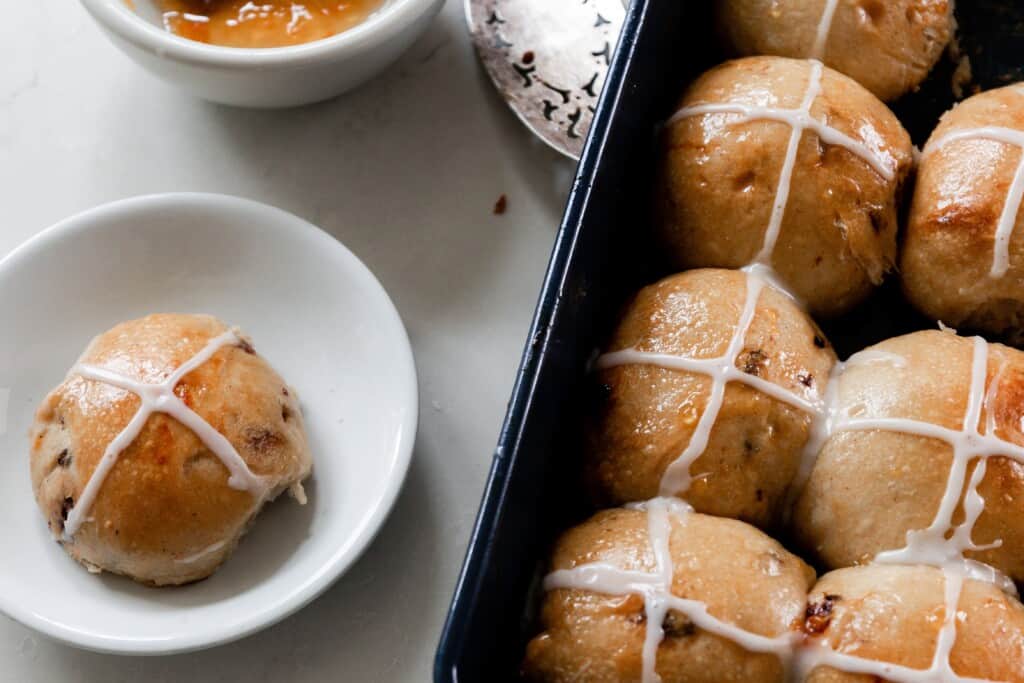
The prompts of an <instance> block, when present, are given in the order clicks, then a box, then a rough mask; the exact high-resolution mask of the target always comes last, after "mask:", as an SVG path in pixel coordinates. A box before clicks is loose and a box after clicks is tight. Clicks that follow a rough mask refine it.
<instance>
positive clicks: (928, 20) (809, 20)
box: [715, 0, 953, 101]
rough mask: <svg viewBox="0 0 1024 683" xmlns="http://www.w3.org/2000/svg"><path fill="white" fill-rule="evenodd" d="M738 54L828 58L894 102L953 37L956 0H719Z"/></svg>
mask: <svg viewBox="0 0 1024 683" xmlns="http://www.w3.org/2000/svg"><path fill="white" fill-rule="evenodd" d="M715 6H716V8H717V14H718V16H717V23H718V26H719V31H720V33H721V35H722V36H723V38H724V39H725V42H726V44H727V45H729V46H730V47H731V49H732V50H733V52H734V53H735V54H737V55H779V56H781V57H802V58H814V59H820V60H821V61H823V62H824V63H825V64H827V65H828V66H830V67H832V68H833V69H835V70H837V71H839V72H841V73H844V74H846V75H847V76H850V77H851V78H853V79H854V80H856V81H857V82H859V83H860V84H861V85H863V86H864V87H865V88H867V89H868V90H870V91H871V92H872V93H874V94H875V95H876V96H877V97H879V98H881V99H883V100H886V101H889V100H894V99H896V98H898V97H899V96H900V95H903V94H904V93H906V92H909V91H910V90H913V89H914V88H916V87H917V86H918V85H920V83H921V82H922V81H923V80H924V79H925V78H926V77H927V76H928V73H929V72H930V71H931V70H932V67H934V66H935V64H936V62H938V60H939V58H940V57H941V56H942V52H943V50H944V49H945V48H946V45H947V44H948V43H949V41H950V39H951V38H952V37H953V3H952V2H951V1H950V0H810V1H808V0H718V1H717V2H716V3H715Z"/></svg>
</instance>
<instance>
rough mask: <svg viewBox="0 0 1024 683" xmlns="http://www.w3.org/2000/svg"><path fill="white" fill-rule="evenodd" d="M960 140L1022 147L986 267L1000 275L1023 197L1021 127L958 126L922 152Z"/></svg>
mask: <svg viewBox="0 0 1024 683" xmlns="http://www.w3.org/2000/svg"><path fill="white" fill-rule="evenodd" d="M1022 94H1024V92H1022ZM961 140H990V141H993V142H1001V143H1003V144H1007V145H1014V146H1016V147H1018V148H1020V150H1021V160H1020V162H1019V163H1018V164H1017V170H1016V172H1014V174H1013V182H1011V183H1010V190H1009V192H1008V193H1007V196H1006V203H1005V204H1004V205H1003V212H1002V214H1000V216H999V223H998V224H997V226H996V236H995V248H994V252H995V253H994V254H993V257H992V269H991V270H990V271H989V276H990V277H993V278H1001V277H1003V276H1004V275H1006V271H1007V270H1009V269H1010V238H1011V237H1012V236H1013V229H1014V227H1016V225H1017V214H1018V213H1020V207H1021V200H1022V199H1024V131H1019V130H1015V129H1013V128H1001V127H998V126H983V127H981V128H969V129H964V130H958V131H954V132H952V133H950V134H949V135H946V136H945V137H942V138H939V139H938V140H936V141H935V142H932V143H930V144H929V145H928V146H927V147H926V148H925V150H924V154H925V155H928V154H931V153H933V152H936V151H938V150H940V149H942V148H943V147H945V146H946V145H948V144H950V143H953V142H959V141H961Z"/></svg>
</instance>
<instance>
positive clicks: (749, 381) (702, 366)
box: [597, 268, 823, 496]
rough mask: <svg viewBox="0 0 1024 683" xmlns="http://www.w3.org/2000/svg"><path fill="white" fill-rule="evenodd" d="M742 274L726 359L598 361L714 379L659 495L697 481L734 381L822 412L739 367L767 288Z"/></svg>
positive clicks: (636, 356) (647, 356)
mask: <svg viewBox="0 0 1024 683" xmlns="http://www.w3.org/2000/svg"><path fill="white" fill-rule="evenodd" d="M744 272H745V275H746V279H747V296H746V301H745V302H744V304H743V311H742V313H741V314H740V319H739V322H738V323H737V325H736V332H735V333H734V334H733V336H732V338H731V339H730V341H729V347H728V349H727V350H726V352H725V354H724V355H722V356H719V357H718V358H707V359H693V358H685V357H682V356H675V355H670V354H660V353H650V352H646V351H638V350H636V349H625V350H622V351H613V352H611V353H606V354H604V355H602V356H601V357H600V358H598V361H597V367H598V368H600V369H605V368H612V367H616V366H620V365H634V364H646V365H655V366H658V367H662V368H666V369H669V370H683V371H686V372H693V373H698V374H702V375H706V376H708V377H710V378H711V393H710V396H709V397H708V402H707V405H706V406H705V407H704V412H703V413H702V414H701V416H700V420H699V421H698V422H697V427H696V428H695V429H694V431H693V435H692V436H691V437H690V442H689V443H688V444H687V446H686V449H685V450H684V451H683V452H682V454H681V455H680V456H679V457H678V458H677V459H676V460H675V461H674V462H672V463H671V464H670V465H669V466H668V467H667V468H666V469H665V473H664V474H663V475H662V479H661V484H660V494H659V495H662V496H674V495H679V494H682V493H684V492H685V491H686V490H687V489H689V488H690V484H691V483H692V481H693V477H692V473H691V471H690V469H691V466H692V465H693V463H694V462H695V461H696V460H697V458H699V457H700V456H701V454H703V453H704V450H705V449H706V448H707V445H708V440H709V439H710V437H711V430H712V428H713V427H714V424H715V421H716V420H717V419H718V414H719V412H720V411H721V409H722V403H723V402H724V400H725V388H726V385H727V384H729V383H730V382H739V383H741V384H745V385H747V386H749V387H751V388H753V389H756V390H758V391H760V392H761V393H763V394H766V395H768V396H770V397H771V398H774V399H776V400H778V401H782V402H783V403H786V404H789V405H791V406H793V407H794V408H799V409H801V410H805V411H808V412H810V413H812V414H818V413H820V412H821V411H822V409H823V404H822V402H821V401H820V400H814V399H812V400H808V399H806V398H804V397H802V396H800V395H798V394H795V393H793V392H791V391H788V390H786V389H784V388H782V387H780V386H778V385H777V384H773V383H772V382H769V381H767V380H764V379H762V378H760V377H757V376H755V375H752V374H749V373H746V372H743V371H742V370H740V369H739V368H737V367H736V361H737V359H738V358H739V356H740V354H741V353H742V352H743V349H744V341H745V339H746V336H747V332H748V331H749V329H750V325H751V323H752V322H753V320H754V314H755V312H756V311H757V302H758V300H759V298H760V296H761V291H762V290H763V289H764V287H765V284H766V283H765V281H764V279H763V278H762V277H761V276H759V275H757V274H755V273H753V272H751V269H749V268H748V269H746V270H745V271H744Z"/></svg>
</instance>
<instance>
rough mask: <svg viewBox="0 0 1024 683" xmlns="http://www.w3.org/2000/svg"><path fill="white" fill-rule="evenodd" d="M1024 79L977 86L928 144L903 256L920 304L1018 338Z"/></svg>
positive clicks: (954, 320)
mask: <svg viewBox="0 0 1024 683" xmlns="http://www.w3.org/2000/svg"><path fill="white" fill-rule="evenodd" d="M1022 149H1024V86H1020V85H1015V86H1009V87H1005V88H999V89H997V90H990V91H988V92H984V93H982V94H980V95H975V96H974V97H971V98H969V99H967V100H965V101H963V102H962V103H960V104H959V105H958V106H957V107H956V108H954V109H953V110H951V111H949V112H948V113H946V115H945V116H943V117H942V121H941V122H940V123H939V126H938V128H936V129H935V132H934V133H933V134H932V136H931V138H930V139H929V141H928V144H927V145H926V146H925V149H924V154H923V158H922V161H921V167H920V171H919V173H918V180H917V184H916V189H915V192H914V201H913V205H912V207H911V212H910V220H909V222H908V226H907V232H906V237H905V240H904V244H903V249H902V256H901V270H902V273H903V284H904V289H905V291H906V293H907V295H908V298H909V299H910V300H911V302H912V303H914V305H916V306H917V307H918V308H920V309H921V310H922V311H923V312H924V313H926V314H928V315H930V316H931V317H933V318H936V319H940V320H943V321H944V322H946V323H948V324H950V325H954V326H956V325H965V326H968V327H971V328H974V329H978V330H982V331H985V332H989V333H992V334H996V335H1001V336H1003V337H1005V338H1007V339H1009V340H1010V341H1011V342H1013V343H1017V342H1020V341H1021V339H1022V338H1024V335H1022V330H1024V216H1022V214H1021V211H1020V209H1021V197H1022V195H1024V159H1022Z"/></svg>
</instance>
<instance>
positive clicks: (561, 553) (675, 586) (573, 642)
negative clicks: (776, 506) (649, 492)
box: [523, 501, 814, 683]
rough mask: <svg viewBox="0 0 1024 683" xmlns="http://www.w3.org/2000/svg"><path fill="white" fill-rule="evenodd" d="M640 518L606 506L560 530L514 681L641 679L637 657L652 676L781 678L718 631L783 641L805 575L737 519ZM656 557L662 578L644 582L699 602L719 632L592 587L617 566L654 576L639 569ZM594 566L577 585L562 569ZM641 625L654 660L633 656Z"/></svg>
mask: <svg viewBox="0 0 1024 683" xmlns="http://www.w3.org/2000/svg"><path fill="white" fill-rule="evenodd" d="M659 502H661V501H656V503H659ZM652 514H655V513H654V512H645V511H642V510H631V509H615V510H606V511H604V512H600V513H598V514H597V515H595V516H594V517H592V518H591V519H590V520H589V521H587V522H585V523H584V524H582V525H580V526H578V527H576V528H575V529H572V530H570V531H568V532H566V533H565V534H564V535H563V536H562V538H561V540H559V542H558V544H557V546H556V547H555V550H554V554H553V557H552V560H551V568H552V570H553V573H552V574H551V575H549V577H548V579H547V581H546V588H547V589H548V592H547V593H546V594H545V596H544V600H543V604H542V607H541V614H540V623H541V632H540V634H539V635H537V636H536V637H535V638H533V640H532V641H530V643H529V645H528V646H527V650H526V658H525V661H524V663H523V673H524V675H525V678H526V679H527V680H530V681H534V682H536V683H569V682H570V681H588V683H618V682H620V681H640V680H641V679H642V680H652V678H650V677H649V675H648V676H644V673H645V671H644V669H645V664H646V666H647V667H652V668H654V669H655V670H656V671H657V673H658V674H660V675H661V681H662V683H683V682H685V683H730V682H736V683H739V682H741V681H742V682H743V683H751V682H755V683H775V682H778V683H782V681H784V680H786V679H785V676H784V668H783V664H782V662H781V661H780V658H779V657H778V656H776V655H775V654H772V653H769V652H761V653H755V652H751V651H749V650H747V649H744V647H742V646H741V645H740V644H739V643H738V642H736V641H734V640H732V639H730V638H729V637H725V636H729V635H730V633H731V632H735V633H736V634H738V635H739V636H740V637H739V638H738V640H742V636H743V633H746V634H755V635H758V636H762V637H765V638H779V639H780V640H784V639H785V638H786V637H787V636H788V635H792V634H794V632H795V631H798V630H799V628H800V625H801V623H802V621H803V616H804V609H805V604H806V596H807V590H808V588H809V587H810V586H811V584H813V582H814V571H813V570H812V569H811V568H810V567H808V566H807V565H806V564H804V562H803V561H801V560H800V558H798V557H796V556H795V555H792V554H790V553H789V552H787V551H786V549H785V548H783V547H782V545H780V544H779V543H778V542H776V541H775V540H773V539H771V538H769V537H768V536H766V535H765V534H764V533H762V532H760V531H758V530H757V529H755V528H754V527H751V526H749V525H747V524H744V523H743V522H738V521H736V520H731V519H721V518H717V517H709V516H705V515H700V514H696V513H685V512H684V513H678V514H677V513H675V512H672V511H665V510H661V513H660V514H661V515H662V517H661V519H660V521H659V520H656V521H655V523H652V520H651V519H650V517H649V515H652ZM658 523H661V524H663V525H664V526H663V527H662V532H660V533H662V534H663V539H662V543H663V544H667V548H668V552H667V559H669V560H670V561H671V567H667V566H666V563H665V559H666V558H664V557H663V558H662V560H661V561H660V562H659V560H658V559H657V558H656V556H655V552H654V550H652V547H653V545H652V544H654V543H655V542H656V541H655V540H654V539H653V538H652V534H651V531H650V530H651V528H657V525H658ZM659 563H660V564H661V567H660V569H661V571H662V576H663V577H664V576H665V575H670V576H671V581H668V580H664V578H662V579H661V584H660V586H658V587H656V588H655V590H662V591H667V592H668V593H670V594H671V595H673V596H675V597H676V598H684V599H687V600H691V601H700V602H701V603H703V604H704V605H705V606H706V609H707V613H708V614H709V615H710V616H711V617H712V618H713V619H715V620H717V621H718V622H720V623H722V624H725V630H726V633H725V634H723V635H718V634H712V633H711V632H709V631H708V630H706V629H704V628H702V627H701V626H699V625H698V624H697V623H695V622H694V621H693V620H691V619H690V618H689V617H688V616H687V615H686V614H684V613H682V612H680V611H678V610H675V609H669V610H668V611H667V612H666V613H665V614H664V617H663V618H662V620H661V622H660V623H654V622H652V621H651V619H652V615H653V616H660V615H658V614H656V612H655V610H656V609H657V608H656V607H654V606H653V602H654V601H653V600H648V602H650V603H652V604H650V605H646V606H645V599H644V597H642V595H641V594H640V593H639V592H636V593H634V592H629V591H628V590H625V591H620V592H619V594H608V593H602V592H600V589H601V588H607V587H610V586H605V585H604V584H605V583H614V581H613V580H614V577H615V575H616V573H617V572H622V571H626V572H632V573H633V575H634V576H635V577H636V581H637V582H638V583H639V582H640V581H642V580H653V581H654V583H655V584H657V583H658V579H657V578H656V577H652V576H650V575H651V574H652V573H655V572H657V571H658V569H659V567H658V565H659ZM595 564H597V565H599V566H602V565H603V568H600V569H598V570H597V579H596V581H591V582H589V583H588V584H586V585H589V587H585V586H584V584H582V583H580V581H579V579H581V578H583V577H581V576H574V574H573V571H576V572H579V571H585V570H586V566H587V565H595ZM581 568H582V569H581ZM666 569H668V570H669V571H667V572H666V571H665V570H666ZM559 570H562V571H559ZM566 570H569V571H566ZM643 575H649V576H648V579H643V578H642V577H643ZM652 607H654V609H652ZM698 609H699V608H698ZM651 629H654V631H653V633H654V635H657V633H658V630H659V629H660V631H661V633H662V636H663V638H662V640H661V642H660V644H659V645H658V647H657V651H656V653H654V656H653V657H651V656H648V657H645V656H644V654H643V649H644V641H645V639H646V638H648V637H649V631H650V630H651ZM645 660H646V662H645ZM647 671H648V674H649V672H650V668H648V670H647ZM642 677H643V678H642Z"/></svg>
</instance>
